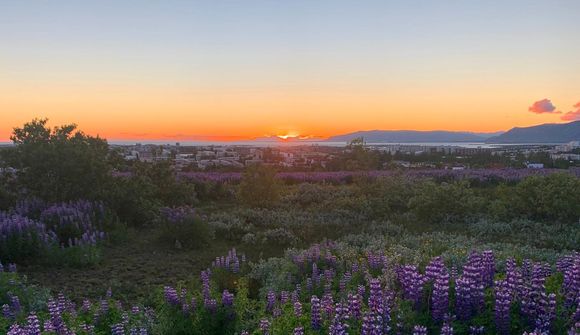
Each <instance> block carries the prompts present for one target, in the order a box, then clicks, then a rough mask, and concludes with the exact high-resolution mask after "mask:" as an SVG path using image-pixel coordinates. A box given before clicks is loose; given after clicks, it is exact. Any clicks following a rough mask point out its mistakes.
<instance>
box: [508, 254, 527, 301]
mask: <svg viewBox="0 0 580 335" xmlns="http://www.w3.org/2000/svg"><path fill="white" fill-rule="evenodd" d="M505 273H506V281H507V284H508V287H509V290H510V293H511V295H512V299H514V300H515V299H518V298H519V297H520V294H521V293H522V290H523V285H524V279H523V276H522V271H521V269H520V268H518V267H517V266H516V261H515V260H514V259H513V258H509V259H508V260H507V261H506V272H505Z"/></svg>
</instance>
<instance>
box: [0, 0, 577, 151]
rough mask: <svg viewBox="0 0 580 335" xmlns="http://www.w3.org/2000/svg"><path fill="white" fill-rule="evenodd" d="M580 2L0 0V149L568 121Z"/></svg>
mask: <svg viewBox="0 0 580 335" xmlns="http://www.w3.org/2000/svg"><path fill="white" fill-rule="evenodd" d="M579 17H580V1H577V0H568V1H558V0H550V1H548V0H546V1H535V0H522V1H516V0H501V1H495V0H488V1H463V0H455V1H451V0H439V1H426V0H424V1H415V0H405V1H387V0H382V1H364V0H361V1H341V0H328V1H325V0H317V1H302V0H292V1H257V0H256V1H253V0H244V1H241V0H238V1H226V0H220V1H216V0H208V1H171V0H166V1H161V0H157V1H155V0H151V1H137V0H135V1H118V0H117V1H108V0H99V1H89V0H85V1H59V0H51V1H48V0H36V1H27V0H19V1H9V0H0V141H6V140H8V138H9V136H10V133H11V131H12V128H13V127H16V126H21V125H22V124H23V123H25V122H27V121H30V120H31V119H33V118H35V117H38V118H49V120H50V124H52V125H59V124H65V123H76V124H78V126H79V128H80V129H82V130H84V131H85V132H87V133H89V134H93V135H100V136H102V137H106V138H109V139H166V140H170V139H176V140H187V139H189V140H203V139H208V140H217V139H219V140H239V139H247V138H254V137H261V136H270V135H291V136H297V135H299V136H304V137H307V136H320V137H327V136H330V135H334V134H340V133H346V132H350V131H356V130H371V129H390V130H400V129H416V130H441V129H443V130H461V131H474V132H492V131H498V130H507V129H510V128H512V127H514V126H530V125H535V124H540V123H548V122H549V123H557V122H568V121H571V120H575V119H580V80H578V79H579V78H580V33H579V32H580V20H579V19H578V18H579Z"/></svg>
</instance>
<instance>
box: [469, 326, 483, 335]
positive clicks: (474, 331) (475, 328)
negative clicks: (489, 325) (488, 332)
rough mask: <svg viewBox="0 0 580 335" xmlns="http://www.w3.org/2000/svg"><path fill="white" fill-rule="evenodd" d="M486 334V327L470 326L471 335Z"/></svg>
mask: <svg viewBox="0 0 580 335" xmlns="http://www.w3.org/2000/svg"><path fill="white" fill-rule="evenodd" d="M483 334H485V327H484V326H469V335H483Z"/></svg>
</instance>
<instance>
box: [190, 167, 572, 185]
mask: <svg viewBox="0 0 580 335" xmlns="http://www.w3.org/2000/svg"><path fill="white" fill-rule="evenodd" d="M562 172H564V173H569V174H571V175H574V176H577V177H580V169H568V170H560V169H512V168H505V169H466V170H450V169H425V170H409V171H405V176H407V177H409V178H434V179H455V180H461V179H469V180H478V181H490V180H504V181H517V180H521V179H523V178H526V177H529V176H547V175H550V174H553V173H562ZM397 173H400V172H397V171H392V170H375V171H325V172H279V173H277V174H276V178H278V179H281V180H284V181H289V182H294V183H304V182H308V183H321V182H331V183H345V182H348V181H350V180H353V179H354V178H357V177H364V178H371V179H375V178H381V177H391V176H393V175H395V174H397ZM242 176H243V174H242V173H241V172H180V173H179V174H178V178H180V179H185V180H191V181H195V182H213V183H227V182H239V181H240V180H241V179H242Z"/></svg>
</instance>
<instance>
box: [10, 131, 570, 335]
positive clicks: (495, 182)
mask: <svg viewBox="0 0 580 335" xmlns="http://www.w3.org/2000/svg"><path fill="white" fill-rule="evenodd" d="M36 126H38V124H36ZM38 128H39V127H36V128H34V129H37V130H38ZM32 130H33V129H30V128H27V132H23V134H24V135H22V136H23V138H22V139H21V141H19V138H18V137H15V139H16V141H15V142H16V143H17V144H18V145H17V146H16V147H15V149H13V150H12V149H11V150H10V151H7V152H5V153H4V154H3V155H2V157H3V160H4V161H5V162H6V163H8V164H10V166H14V167H16V169H15V172H14V171H12V172H10V171H9V172H5V173H3V174H2V177H1V179H0V181H1V185H2V189H1V190H0V208H1V211H0V261H1V262H2V263H1V264H2V265H1V266H0V306H1V308H2V314H1V316H0V332H1V333H7V334H11V335H16V334H239V335H242V334H272V335H274V334H276V335H277V334H295V335H299V334H332V335H334V334H372V335H375V334H377V335H378V334H416V335H422V334H473V335H475V334H578V333H580V254H579V253H578V246H579V245H580V243H579V242H580V229H579V228H580V227H579V224H580V223H579V218H580V178H579V176H578V172H577V171H576V170H549V171H542V172H538V171H529V170H471V171H428V170H425V171H413V172H393V171H387V172H376V171H374V172H373V171H371V172H368V171H367V172H362V171H354V172H353V171H350V172H348V171H345V172H339V173H293V174H281V173H276V171H274V170H273V169H271V168H269V167H264V166H253V167H250V168H248V169H246V171H245V172H243V173H241V174H235V175H233V174H232V173H223V174H222V175H220V173H205V174H199V173H197V174H192V173H190V174H187V175H183V174H179V173H175V172H174V171H173V170H172V169H171V168H170V167H169V166H167V165H164V164H145V163H134V165H132V166H126V165H125V166H123V168H122V169H121V168H120V165H119V164H126V163H125V162H120V161H119V160H118V159H117V158H118V157H115V156H114V155H113V154H111V153H110V152H109V150H107V149H103V147H102V146H101V142H98V141H99V140H98V139H94V138H90V137H86V136H85V135H83V134H80V135H78V134H77V135H73V134H70V136H64V137H63V136H62V132H58V131H55V134H53V135H54V136H53V135H51V133H52V132H51V130H50V129H49V130H47V133H48V137H46V138H47V140H41V141H37V140H35V141H29V140H28V139H30V138H31V137H30V136H29V134H30V133H32ZM71 131H72V130H71ZM32 138H34V139H38V138H39V137H38V136H35V137H32ZM63 138H64V140H63ZM38 155H47V156H46V157H44V158H46V159H41V158H39V157H38ZM71 155H72V156H73V158H74V160H71V159H70V157H71ZM49 158H50V159H49ZM93 160H94V162H93ZM79 164H86V165H85V166H86V167H87V168H86V169H79V168H78V165H79ZM99 164H100V165H99ZM93 165H96V167H97V168H95V169H94V170H93V169H92V168H88V167H89V166H90V167H92V166H93ZM120 170H123V171H129V172H128V173H127V172H124V173H119V172H118V171H120Z"/></svg>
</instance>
